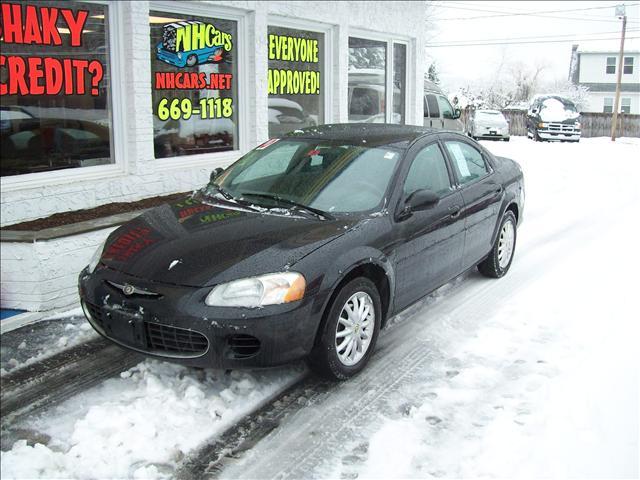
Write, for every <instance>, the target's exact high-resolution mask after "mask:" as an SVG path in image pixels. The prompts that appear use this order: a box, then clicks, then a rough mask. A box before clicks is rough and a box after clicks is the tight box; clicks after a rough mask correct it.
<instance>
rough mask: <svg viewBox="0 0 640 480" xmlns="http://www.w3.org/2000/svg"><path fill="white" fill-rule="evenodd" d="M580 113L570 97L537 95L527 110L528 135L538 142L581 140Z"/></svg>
mask: <svg viewBox="0 0 640 480" xmlns="http://www.w3.org/2000/svg"><path fill="white" fill-rule="evenodd" d="M579 117H580V113H578V110H577V108H576V106H575V104H574V103H573V102H572V101H571V100H569V99H568V98H564V97H561V96H559V95H537V96H536V97H534V99H533V101H532V102H531V105H530V106H529V111H528V112H527V137H529V138H532V139H533V140H534V141H536V142H542V141H545V140H559V141H563V142H564V141H567V142H579V141H580V134H581V130H580V120H579Z"/></svg>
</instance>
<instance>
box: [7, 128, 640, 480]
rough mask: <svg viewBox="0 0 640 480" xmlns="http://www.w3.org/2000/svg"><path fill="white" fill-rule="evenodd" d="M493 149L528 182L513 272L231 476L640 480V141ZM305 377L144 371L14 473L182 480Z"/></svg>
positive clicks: (58, 418) (151, 366)
mask: <svg viewBox="0 0 640 480" xmlns="http://www.w3.org/2000/svg"><path fill="white" fill-rule="evenodd" d="M483 144H484V145H486V146H487V148H489V149H490V150H491V151H493V152H494V153H496V154H498V155H504V156H508V157H511V158H514V159H516V160H518V161H519V162H520V163H521V165H522V167H523V170H524V172H525V182H526V196H527V198H526V207H525V212H524V223H523V225H522V227H521V228H520V229H519V231H518V235H519V236H518V243H517V247H516V256H515V259H514V263H513V266H512V268H511V271H510V272H509V274H508V275H507V276H506V277H505V278H503V279H500V280H489V279H486V278H484V277H481V276H480V275H479V274H477V273H476V272H469V273H467V274H465V275H463V276H461V277H459V278H458V279H456V280H455V281H453V282H451V283H450V284H448V285H446V286H445V287H443V288H441V289H439V290H438V291H437V292H435V293H434V294H432V295H431V296H429V297H428V298H426V299H424V300H423V301H421V302H420V303H419V304H417V305H414V306H413V307H411V308H410V309H408V310H407V311H405V312H403V313H402V314H400V315H399V316H397V317H396V318H395V319H393V321H392V322H391V325H390V327H389V328H387V329H386V330H385V331H384V332H383V333H382V335H381V336H380V339H379V343H378V349H377V351H376V354H375V356H374V357H373V358H372V362H371V364H370V365H369V366H368V368H367V369H366V370H365V371H364V372H363V373H362V374H361V375H359V376H358V377H356V378H354V379H352V380H350V381H349V382H345V383H342V384H339V385H336V387H335V389H333V390H332V391H331V392H330V393H329V394H326V395H324V396H322V397H319V398H320V400H318V401H312V399H309V402H308V404H307V405H306V406H304V407H303V408H301V409H300V410H299V411H298V412H297V413H295V414H293V415H291V416H290V417H287V418H286V419H285V420H284V421H283V423H282V424H281V425H280V427H279V428H277V429H276V430H274V431H273V432H272V433H271V434H269V435H268V436H267V437H266V438H264V439H263V440H262V441H260V442H259V443H258V444H257V445H256V446H255V447H254V448H253V449H251V450H250V451H248V452H246V453H245V454H244V455H241V456H240V457H239V458H238V459H230V460H229V462H228V463H227V464H226V465H225V470H224V471H223V472H222V474H223V476H224V477H226V478H271V477H276V476H278V477H280V478H425V477H445V478H451V477H456V478H460V477H493V478H495V477H501V478H510V477H518V478H550V477H580V478H602V477H607V478H637V477H638V476H639V474H640V472H639V470H638V447H639V445H638V430H639V418H638V405H639V398H638V391H639V388H640V382H639V364H640V362H638V354H637V339H638V338H640V335H639V333H640V328H639V327H638V321H637V319H638V317H639V315H638V311H637V310H638V308H637V306H636V305H635V301H634V299H635V295H636V294H637V284H638V270H639V268H638V267H640V253H639V252H638V250H637V245H638V244H640V228H639V227H638V224H637V218H638V213H637V212H638V209H639V208H640V188H639V187H638V183H637V179H638V178H640V160H639V159H640V141H639V140H638V139H619V140H618V141H617V142H616V143H615V144H612V143H611V142H610V141H609V140H608V139H605V138H595V139H583V140H581V142H580V143H579V144H564V143H563V144H555V143H554V144H552V143H534V142H532V141H531V140H527V139H526V138H521V137H512V139H511V142H508V143H507V142H483ZM304 372H305V371H304V369H303V368H302V367H301V366H299V365H296V366H292V367H287V368H283V369H276V370H267V371H259V372H258V371H256V372H232V373H231V374H229V375H226V374H225V373H224V372H221V371H199V370H194V369H187V368H184V367H180V366H175V365H171V364H167V363H163V362H159V361H153V360H146V361H144V362H142V363H140V364H139V365H137V366H135V367H134V368H132V369H130V370H128V371H126V372H123V373H122V374H121V376H120V377H119V378H112V379H110V380H107V381H105V382H104V383H103V384H101V385H99V386H98V387H95V388H93V389H90V390H87V391H85V392H83V393H81V394H79V395H77V396H75V397H73V398H71V399H69V400H67V401H66V402H64V403H62V404H61V405H59V406H58V407H55V408H54V409H51V410H49V411H46V412H44V413H43V414H41V415H40V416H37V417H35V418H30V419H28V421H26V422H25V423H24V425H20V427H21V428H24V429H30V430H32V431H36V432H39V433H40V438H41V440H40V441H41V443H36V444H35V445H34V442H33V441H29V442H28V443H27V441H26V440H21V441H19V442H17V443H16V444H14V446H13V448H12V449H11V450H9V451H7V452H2V456H1V463H2V469H1V474H2V478H126V477H150V478H157V477H163V476H171V475H172V474H173V472H174V468H175V466H176V464H177V463H178V462H179V461H180V459H181V458H183V457H184V456H185V455H187V454H188V453H189V452H191V451H193V450H194V449H195V448H196V447H197V446H198V445H199V444H200V443H202V442H203V441H204V440H205V439H207V438H210V437H211V436H212V435H215V434H216V433H217V432H221V431H222V430H223V429H224V428H226V427H227V426H229V425H231V424H232V423H233V422H234V421H236V420H237V419H238V418H239V417H240V416H241V415H243V414H244V413H246V412H248V411H250V410H252V409H253V408H255V406H256V405H259V404H261V403H263V402H265V401H267V400H268V399H269V398H271V397H272V396H273V395H275V394H276V393H277V392H279V391H281V390H283V389H284V388H285V387H286V386H287V385H290V384H291V383H292V382H294V381H295V380H296V379H297V378H300V376H302V375H304ZM45 444H46V445H45Z"/></svg>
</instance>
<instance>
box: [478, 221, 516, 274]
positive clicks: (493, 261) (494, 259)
mask: <svg viewBox="0 0 640 480" xmlns="http://www.w3.org/2000/svg"><path fill="white" fill-rule="evenodd" d="M516 225H517V222H516V216H515V215H514V214H513V212H512V211H511V210H507V211H506V212H505V214H504V215H503V216H502V221H501V222H500V228H499V230H498V236H497V238H496V241H495V243H494V244H493V248H492V249H491V252H490V253H489V256H488V257H487V258H485V259H484V260H483V261H482V262H481V263H480V264H479V265H478V270H479V271H480V273H481V274H482V275H484V276H485V277H489V278H500V277H503V276H504V275H505V274H506V273H507V272H508V271H509V267H511V263H512V262H513V256H514V254H515V250H516V238H517V228H516Z"/></svg>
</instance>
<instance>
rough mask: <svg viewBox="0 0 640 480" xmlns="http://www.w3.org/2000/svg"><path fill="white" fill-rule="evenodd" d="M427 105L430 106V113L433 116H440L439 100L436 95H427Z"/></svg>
mask: <svg viewBox="0 0 640 480" xmlns="http://www.w3.org/2000/svg"><path fill="white" fill-rule="evenodd" d="M427 105H428V106H429V115H430V116H431V118H440V109H439V108H438V100H437V99H436V96H435V95H427Z"/></svg>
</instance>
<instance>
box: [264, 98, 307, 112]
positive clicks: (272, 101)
mask: <svg viewBox="0 0 640 480" xmlns="http://www.w3.org/2000/svg"><path fill="white" fill-rule="evenodd" d="M268 104H269V107H275V108H278V107H285V108H295V109H296V110H300V111H301V112H302V110H303V109H302V107H301V106H300V104H299V103H297V102H294V101H293V100H287V99H286V98H269V101H268Z"/></svg>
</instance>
